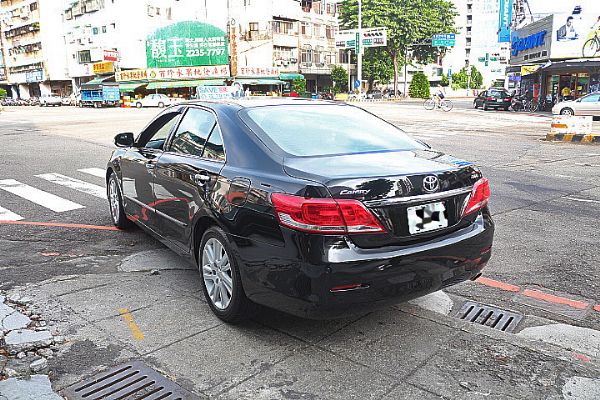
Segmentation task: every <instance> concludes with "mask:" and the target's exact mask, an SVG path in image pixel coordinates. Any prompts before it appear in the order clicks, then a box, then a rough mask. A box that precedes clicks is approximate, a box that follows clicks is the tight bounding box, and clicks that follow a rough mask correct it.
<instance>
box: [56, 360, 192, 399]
mask: <svg viewBox="0 0 600 400" xmlns="http://www.w3.org/2000/svg"><path fill="white" fill-rule="evenodd" d="M63 395H64V396H65V397H66V398H67V399H68V400H100V399H102V400H142V399H144V400H200V398H199V397H198V396H196V395H194V394H192V393H190V392H188V391H187V390H185V389H183V388H181V387H180V386H178V385H177V384H176V383H175V382H173V381H171V380H169V379H167V378H166V377H164V376H163V375H161V374H159V373H158V372H156V371H155V370H153V369H152V368H150V367H148V366H146V365H145V364H144V363H142V362H140V361H133V362H130V363H127V364H123V365H120V366H118V367H114V368H111V369H109V370H108V371H104V372H101V373H99V374H97V375H95V376H93V377H91V378H89V379H86V380H84V381H83V382H79V383H76V384H74V385H72V386H70V387H69V388H67V389H66V390H65V391H64V393H63Z"/></svg>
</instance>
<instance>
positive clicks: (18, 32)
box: [4, 22, 40, 39]
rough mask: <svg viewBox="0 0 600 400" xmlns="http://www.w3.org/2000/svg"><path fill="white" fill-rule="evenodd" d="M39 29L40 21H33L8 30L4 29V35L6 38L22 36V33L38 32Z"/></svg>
mask: <svg viewBox="0 0 600 400" xmlns="http://www.w3.org/2000/svg"><path fill="white" fill-rule="evenodd" d="M39 30H40V23H39V22H33V23H30V24H26V25H23V26H19V27H17V28H10V29H8V30H5V31H4V37H5V38H6V39H10V38H13V37H17V36H23V35H28V34H30V33H35V32H38V31H39Z"/></svg>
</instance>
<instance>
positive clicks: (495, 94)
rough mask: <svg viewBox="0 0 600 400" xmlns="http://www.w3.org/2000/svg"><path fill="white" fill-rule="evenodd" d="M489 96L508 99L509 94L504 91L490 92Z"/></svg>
mask: <svg viewBox="0 0 600 400" xmlns="http://www.w3.org/2000/svg"><path fill="white" fill-rule="evenodd" d="M488 94H489V95H490V96H499V97H507V96H508V93H507V92H505V91H503V90H489V91H488Z"/></svg>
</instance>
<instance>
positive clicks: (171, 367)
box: [145, 322, 305, 395]
mask: <svg viewBox="0 0 600 400" xmlns="http://www.w3.org/2000/svg"><path fill="white" fill-rule="evenodd" d="M304 346H305V345H304V343H303V342H301V341H299V340H296V339H294V338H292V337H290V336H288V335H285V334H281V333H278V332H275V331H273V330H272V329H269V328H265V327H263V326H260V325H257V324H255V323H252V322H247V323H244V324H240V325H220V326H217V327H216V328H213V329H210V330H208V331H205V332H202V333H199V334H197V335H194V336H192V337H189V338H187V339H184V340H181V341H179V342H177V343H175V344H172V345H170V346H167V347H165V348H162V349H160V350H158V351H156V352H154V353H151V354H149V355H147V356H146V357H145V361H146V362H149V363H152V364H154V365H156V366H158V367H159V369H163V370H166V371H168V372H169V375H170V376H172V377H174V378H176V380H177V381H178V382H179V380H180V379H185V380H188V381H189V382H192V383H193V387H192V388H189V387H188V388H187V389H190V390H192V391H195V392H196V393H198V392H203V393H204V394H208V395H214V394H216V393H219V392H221V391H223V390H225V389H227V388H228V387H230V386H232V385H236V384H239V383H240V382H242V381H243V380H245V379H248V378H250V377H251V376H253V375H255V374H256V373H258V372H261V371H263V370H266V369H268V368H269V367H270V366H272V365H273V364H275V363H277V362H279V361H281V360H283V359H285V358H286V357H289V356H290V355H292V354H294V353H295V352H298V351H300V350H301V349H303V348H304Z"/></svg>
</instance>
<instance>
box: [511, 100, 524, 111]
mask: <svg viewBox="0 0 600 400" xmlns="http://www.w3.org/2000/svg"><path fill="white" fill-rule="evenodd" d="M510 108H512V109H513V111H517V112H518V111H523V110H524V109H525V96H514V97H513V98H512V100H511V102H510Z"/></svg>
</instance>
